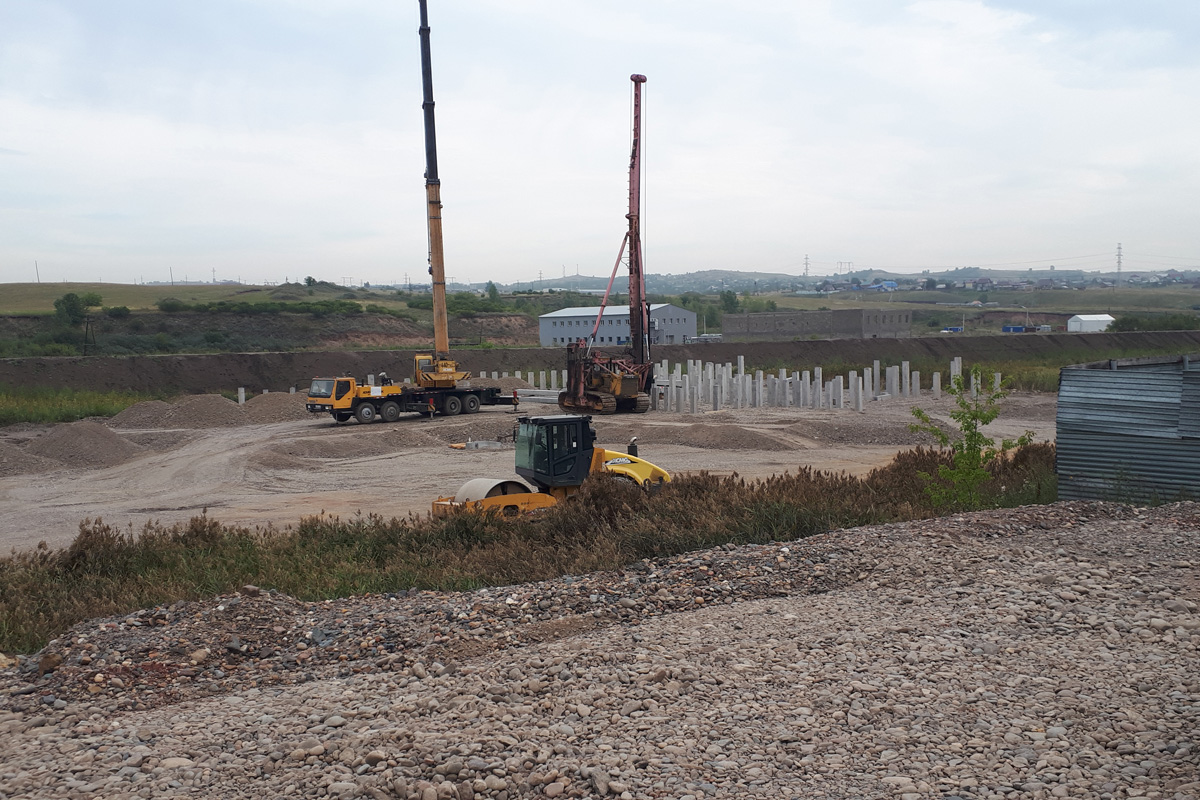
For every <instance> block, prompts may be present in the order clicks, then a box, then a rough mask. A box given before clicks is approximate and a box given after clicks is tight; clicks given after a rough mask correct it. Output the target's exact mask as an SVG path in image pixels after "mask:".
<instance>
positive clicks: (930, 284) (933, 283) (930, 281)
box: [925, 278, 937, 291]
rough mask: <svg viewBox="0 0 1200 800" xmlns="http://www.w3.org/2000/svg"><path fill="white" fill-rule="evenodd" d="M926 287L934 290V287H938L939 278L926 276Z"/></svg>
mask: <svg viewBox="0 0 1200 800" xmlns="http://www.w3.org/2000/svg"><path fill="white" fill-rule="evenodd" d="M925 288H926V289H928V290H930V291H933V290H934V289H936V288H937V278H926V279H925Z"/></svg>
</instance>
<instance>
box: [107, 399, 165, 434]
mask: <svg viewBox="0 0 1200 800" xmlns="http://www.w3.org/2000/svg"><path fill="white" fill-rule="evenodd" d="M172 408H174V406H172V405H171V404H170V403H165V402H163V401H162V400H147V401H146V402H144V403H135V404H133V405H131V406H130V407H129V408H127V409H125V410H124V411H122V412H121V413H119V414H117V415H116V416H114V417H112V418H111V419H109V420H108V426H109V427H110V428H160V427H162V421H163V420H164V419H165V418H166V415H167V414H168V413H170V411H171V409H172Z"/></svg>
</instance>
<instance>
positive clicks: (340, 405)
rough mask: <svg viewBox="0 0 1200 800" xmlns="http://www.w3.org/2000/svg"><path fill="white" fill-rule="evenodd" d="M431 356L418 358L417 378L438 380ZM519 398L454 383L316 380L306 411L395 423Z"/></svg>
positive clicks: (466, 411) (336, 417)
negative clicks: (404, 416) (406, 416)
mask: <svg viewBox="0 0 1200 800" xmlns="http://www.w3.org/2000/svg"><path fill="white" fill-rule="evenodd" d="M422 359H427V360H428V362H431V361H432V359H430V357H429V356H428V355H418V356H417V357H416V361H417V366H416V369H417V374H418V375H419V374H421V370H422V369H426V370H429V374H431V375H433V376H435V377H436V375H437V373H436V372H433V367H432V366H431V364H430V363H428V362H427V363H425V364H424V365H423V362H422ZM515 405H517V394H516V392H513V393H512V395H511V396H510V395H505V394H502V393H501V390H500V389H494V388H486V389H484V388H481V389H472V388H471V386H470V384H469V383H468V382H465V381H463V382H458V381H456V382H454V383H452V384H450V386H448V387H439V386H437V385H436V384H434V385H432V386H429V387H428V388H426V387H425V386H422V385H421V384H419V383H413V384H398V385H397V384H391V383H385V384H383V385H379V384H371V383H359V382H358V381H357V380H355V379H354V378H351V377H341V378H313V380H312V384H311V385H310V386H309V389H308V398H307V400H306V401H305V406H304V407H305V408H307V409H308V410H309V412H311V413H313V414H330V415H332V416H333V418H334V420H335V421H337V422H346V421H348V420H349V419H350V418H351V417H353V418H354V419H357V420H358V421H359V422H374V421H375V420H376V419H381V420H383V421H384V422H395V421H396V420H398V419H399V418H400V415H401V414H404V413H420V414H429V415H430V416H432V415H434V414H441V415H443V416H447V417H453V416H456V415H458V414H474V413H475V412H476V411H478V410H479V409H480V407H481V406H515Z"/></svg>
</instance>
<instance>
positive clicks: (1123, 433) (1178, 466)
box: [1056, 356, 1200, 503]
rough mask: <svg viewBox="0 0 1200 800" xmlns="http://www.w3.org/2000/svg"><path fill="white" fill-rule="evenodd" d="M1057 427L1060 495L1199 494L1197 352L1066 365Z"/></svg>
mask: <svg viewBox="0 0 1200 800" xmlns="http://www.w3.org/2000/svg"><path fill="white" fill-rule="evenodd" d="M1057 428H1058V430H1057V435H1056V442H1057V451H1058V464H1057V469H1058V496H1059V498H1060V499H1062V500H1116V501H1121V502H1131V503H1151V502H1160V501H1168V500H1175V499H1181V498H1192V499H1194V498H1197V497H1200V356H1181V357H1179V358H1176V359H1128V360H1122V361H1107V362H1097V363H1094V364H1083V365H1077V366H1071V367H1066V368H1064V369H1063V370H1062V371H1061V372H1060V374H1059V386H1058V419H1057Z"/></svg>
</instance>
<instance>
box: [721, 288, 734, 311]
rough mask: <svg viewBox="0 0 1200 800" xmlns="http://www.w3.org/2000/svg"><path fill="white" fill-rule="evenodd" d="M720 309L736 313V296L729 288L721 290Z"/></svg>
mask: <svg viewBox="0 0 1200 800" xmlns="http://www.w3.org/2000/svg"><path fill="white" fill-rule="evenodd" d="M721 310H722V311H724V312H725V313H726V314H736V313H737V311H738V296H737V293H736V292H734V291H733V290H731V289H726V290H725V291H723V292H721Z"/></svg>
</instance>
